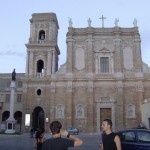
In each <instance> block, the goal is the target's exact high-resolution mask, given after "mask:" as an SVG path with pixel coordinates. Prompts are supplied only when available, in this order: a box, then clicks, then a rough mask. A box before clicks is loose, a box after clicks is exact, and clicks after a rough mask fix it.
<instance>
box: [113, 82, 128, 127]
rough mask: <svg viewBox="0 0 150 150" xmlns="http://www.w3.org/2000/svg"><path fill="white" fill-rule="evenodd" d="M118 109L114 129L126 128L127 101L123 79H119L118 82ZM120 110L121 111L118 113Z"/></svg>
mask: <svg viewBox="0 0 150 150" xmlns="http://www.w3.org/2000/svg"><path fill="white" fill-rule="evenodd" d="M116 89H117V91H116V100H115V101H116V102H117V103H116V105H117V106H116V110H115V117H114V118H115V120H114V122H115V124H116V126H114V130H119V129H124V128H125V118H126V115H125V110H126V109H125V102H124V88H123V82H122V81H121V80H118V81H117V82H116ZM117 112H119V113H117Z"/></svg>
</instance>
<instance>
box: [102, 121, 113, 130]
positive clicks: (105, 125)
mask: <svg viewBox="0 0 150 150" xmlns="http://www.w3.org/2000/svg"><path fill="white" fill-rule="evenodd" d="M111 128H112V121H111V120H110V119H104V120H103V122H102V129H103V131H107V130H111Z"/></svg>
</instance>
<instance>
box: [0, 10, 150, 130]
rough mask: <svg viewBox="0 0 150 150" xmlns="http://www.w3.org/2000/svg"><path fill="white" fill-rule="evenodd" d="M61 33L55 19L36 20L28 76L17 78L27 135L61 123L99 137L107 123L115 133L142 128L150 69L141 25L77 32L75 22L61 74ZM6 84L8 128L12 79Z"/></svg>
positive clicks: (18, 106) (149, 94)
mask: <svg viewBox="0 0 150 150" xmlns="http://www.w3.org/2000/svg"><path fill="white" fill-rule="evenodd" d="M58 29H59V25H58V20H57V17H56V15H55V14H54V13H35V14H32V18H31V19H30V37H29V42H28V43H27V44H26V47H27V60H26V73H25V74H19V73H18V74H17V75H16V82H17V87H16V101H15V108H14V117H15V119H16V120H17V119H18V118H19V119H18V120H19V121H18V120H17V121H18V123H20V128H21V130H22V131H29V130H30V129H31V128H33V129H36V128H38V127H44V128H45V129H46V130H48V126H49V123H50V122H51V121H53V120H59V121H61V122H62V124H63V127H64V128H65V127H71V126H75V127H77V128H79V130H80V131H81V132H97V131H100V130H101V122H102V120H103V119H105V118H110V119H112V122H113V128H114V130H120V129H126V128H132V127H135V126H137V125H138V124H139V123H140V122H141V121H142V118H141V111H142V110H141V108H142V103H143V102H144V99H147V98H149V97H150V92H149V90H150V69H149V67H148V66H147V65H146V64H144V63H143V62H142V58H141V38H140V34H139V30H138V27H137V25H136V22H134V26H133V27H131V28H121V27H119V26H118V22H117V20H116V22H115V27H112V28H104V27H102V28H94V27H92V26H91V21H90V20H88V26H87V27H86V28H74V27H73V26H72V21H71V20H70V21H69V27H68V32H67V37H66V45H67V60H66V63H65V64H63V65H61V66H60V68H59V69H58V60H59V55H60V51H61V50H60V49H59V47H58V42H57V38H58ZM64 42H65V41H64ZM0 78H1V81H0V82H1V85H0V87H1V89H0V92H1V93H0V94H1V100H0V104H1V105H0V106H1V107H0V111H1V114H2V115H1V118H0V119H1V124H2V125H3V124H5V120H6V119H7V116H8V114H9V100H8V99H9V98H8V97H9V92H10V91H9V80H10V75H9V74H0ZM19 83H20V84H19ZM19 85H20V86H19ZM19 95H20V97H19ZM19 98H20V102H19V103H18V100H19ZM7 100H8V101H7ZM6 112H7V113H6ZM16 112H18V113H17V115H16V116H15V113H16ZM3 126H4V125H3Z"/></svg>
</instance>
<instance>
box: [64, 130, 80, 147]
mask: <svg viewBox="0 0 150 150" xmlns="http://www.w3.org/2000/svg"><path fill="white" fill-rule="evenodd" d="M61 135H63V136H66V137H67V138H69V139H70V140H73V141H74V146H80V145H81V144H82V143H83V141H82V140H81V139H79V138H77V137H76V136H73V135H70V134H69V133H68V132H67V131H66V130H61ZM68 135H69V136H68Z"/></svg>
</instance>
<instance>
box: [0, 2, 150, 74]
mask: <svg viewBox="0 0 150 150" xmlns="http://www.w3.org/2000/svg"><path fill="white" fill-rule="evenodd" d="M149 9H150V0H103V1H102V0H24V1H22V0H2V1H1V2H0V19H1V21H0V73H11V72H12V71H13V69H16V72H17V73H25V66H26V46H25V44H26V43H28V40H29V36H30V22H29V19H31V16H32V14H33V13H48V12H53V13H56V15H57V19H58V23H59V28H60V29H59V31H58V46H59V49H60V52H61V54H60V55H59V66H60V65H62V64H64V63H65V62H66V33H67V30H68V26H69V24H68V20H69V18H71V19H72V22H73V27H75V28H85V27H87V26H88V23H87V20H88V18H90V19H91V20H92V23H91V25H92V27H95V28H100V27H102V21H101V20H100V19H99V18H100V17H101V16H102V15H103V16H104V17H106V18H107V19H105V21H104V27H105V28H107V27H108V28H109V27H114V26H115V25H114V20H115V18H119V23H118V24H119V26H120V27H127V28H128V27H129V28H130V27H133V20H134V18H135V19H137V26H138V28H139V32H140V35H141V53H142V60H143V62H144V63H146V64H148V65H149V66H150V14H149Z"/></svg>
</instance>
